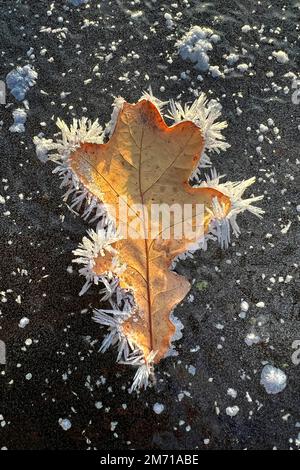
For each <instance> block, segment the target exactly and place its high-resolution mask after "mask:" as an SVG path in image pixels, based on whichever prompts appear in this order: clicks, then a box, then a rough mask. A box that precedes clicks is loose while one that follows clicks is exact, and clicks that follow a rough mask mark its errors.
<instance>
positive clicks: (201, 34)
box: [176, 26, 220, 71]
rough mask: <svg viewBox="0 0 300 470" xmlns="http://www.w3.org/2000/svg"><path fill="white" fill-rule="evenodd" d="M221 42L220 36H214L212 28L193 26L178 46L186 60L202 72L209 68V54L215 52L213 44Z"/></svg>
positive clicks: (178, 42)
mask: <svg viewBox="0 0 300 470" xmlns="http://www.w3.org/2000/svg"><path fill="white" fill-rule="evenodd" d="M218 41H220V36H218V35H217V34H214V32H213V30H212V29H210V28H205V27H203V28H202V27H200V26H193V27H192V28H191V29H190V30H189V31H188V32H187V33H186V34H185V35H184V36H183V37H182V38H181V39H180V40H179V41H177V43H176V46H177V48H178V50H179V54H180V55H181V57H182V58H183V59H184V60H187V59H188V60H190V61H191V62H194V63H195V64H196V68H197V69H198V70H201V71H205V70H208V68H209V53H210V52H211V51H212V50H213V44H216V43H217V42H218Z"/></svg>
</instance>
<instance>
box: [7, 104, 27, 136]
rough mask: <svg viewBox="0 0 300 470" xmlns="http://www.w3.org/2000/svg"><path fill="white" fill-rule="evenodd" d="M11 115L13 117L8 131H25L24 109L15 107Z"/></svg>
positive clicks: (25, 117)
mask: <svg viewBox="0 0 300 470" xmlns="http://www.w3.org/2000/svg"><path fill="white" fill-rule="evenodd" d="M12 115H13V118H14V123H13V125H12V126H10V128H9V130H10V132H18V133H21V132H25V125H24V124H25V122H26V119H27V113H26V111H25V109H22V108H18V109H15V110H14V111H13V113H12Z"/></svg>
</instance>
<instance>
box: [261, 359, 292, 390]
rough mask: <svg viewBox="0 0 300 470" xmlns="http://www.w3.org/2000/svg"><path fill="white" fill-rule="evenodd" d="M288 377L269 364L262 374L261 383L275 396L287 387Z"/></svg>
mask: <svg viewBox="0 0 300 470" xmlns="http://www.w3.org/2000/svg"><path fill="white" fill-rule="evenodd" d="M286 381H287V376H286V375H285V373H284V372H283V371H282V370H281V369H277V368H276V367H274V366H272V365H270V364H267V365H266V366H264V368H263V370H262V372H261V378H260V383H261V385H263V386H264V387H265V390H266V392H267V393H269V394H273V395H275V394H276V393H279V392H282V390H284V389H285V387H286Z"/></svg>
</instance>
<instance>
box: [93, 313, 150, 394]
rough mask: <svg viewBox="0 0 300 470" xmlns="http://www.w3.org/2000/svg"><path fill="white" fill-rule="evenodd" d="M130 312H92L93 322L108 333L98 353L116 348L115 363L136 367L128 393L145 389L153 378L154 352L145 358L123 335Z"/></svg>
mask: <svg viewBox="0 0 300 470" xmlns="http://www.w3.org/2000/svg"><path fill="white" fill-rule="evenodd" d="M130 315H131V313H130V311H126V310H125V311H124V310H123V311H121V310H116V309H115V310H94V317H93V319H94V321H95V322H97V323H99V324H100V325H103V326H106V327H108V329H109V333H108V334H107V335H106V336H105V338H104V340H103V342H102V345H101V347H100V350H99V351H100V352H102V353H104V352H105V351H107V349H108V348H110V347H111V346H118V355H117V359H116V361H117V362H118V363H119V364H124V365H130V366H133V367H137V368H138V369H137V371H136V373H135V376H134V378H133V382H132V385H131V387H130V390H129V391H130V393H132V392H133V391H135V390H138V389H140V388H147V387H148V385H149V381H150V380H151V379H152V378H153V368H154V366H153V361H154V358H155V356H156V352H154V351H151V353H150V354H149V355H148V356H147V357H146V358H145V357H144V354H143V352H142V351H141V350H140V349H139V347H138V346H137V345H136V344H135V343H134V342H132V341H131V340H130V338H129V337H128V336H127V335H126V334H125V333H124V331H123V328H122V324H123V323H124V321H125V320H127V319H128V318H129V317H130Z"/></svg>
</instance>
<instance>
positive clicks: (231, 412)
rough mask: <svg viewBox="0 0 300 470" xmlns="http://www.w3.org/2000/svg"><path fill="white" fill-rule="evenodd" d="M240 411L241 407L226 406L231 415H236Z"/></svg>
mask: <svg viewBox="0 0 300 470" xmlns="http://www.w3.org/2000/svg"><path fill="white" fill-rule="evenodd" d="M239 411H240V409H239V407H238V406H227V408H226V414H227V415H228V416H231V417H233V416H236V415H237V414H238V412H239Z"/></svg>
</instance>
